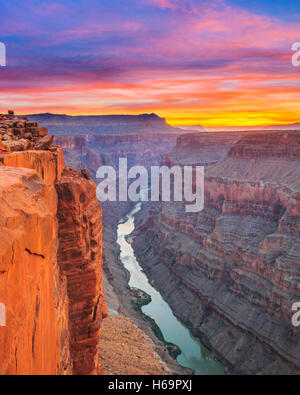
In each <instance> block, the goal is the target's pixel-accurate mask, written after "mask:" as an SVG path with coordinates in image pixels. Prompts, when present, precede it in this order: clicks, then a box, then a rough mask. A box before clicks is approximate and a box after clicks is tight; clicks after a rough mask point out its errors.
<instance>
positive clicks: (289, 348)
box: [0, 112, 300, 374]
mask: <svg viewBox="0 0 300 395" xmlns="http://www.w3.org/2000/svg"><path fill="white" fill-rule="evenodd" d="M56 119H57V117H55V116H53V118H52V117H51V116H50V115H49V114H46V115H45V116H44V115H37V116H34V115H29V116H26V117H22V116H20V117H18V116H15V115H14V114H13V112H11V113H10V114H9V115H2V116H1V118H0V131H1V136H2V137H1V145H0V151H1V155H0V163H1V167H0V172H1V183H0V186H1V213H2V215H1V235H2V237H1V243H2V247H1V266H0V268H1V271H0V279H1V287H0V290H1V295H0V300H1V302H3V303H5V305H6V309H7V326H6V328H4V327H1V328H0V331H2V334H3V336H1V337H0V339H1V357H0V371H1V372H2V373H3V374H18V373H22V374H24V373H25V374H26V373H29V374H30V373H35V374H47V373H48V374H101V373H103V372H104V373H105V374H130V373H133V374H168V373H171V374H190V373H192V368H191V366H187V365H185V364H184V363H183V364H180V359H178V361H177V362H176V358H177V356H178V353H179V354H180V351H181V350H180V347H179V350H178V352H176V353H175V355H173V354H172V349H173V351H174V347H176V346H177V345H176V344H173V346H172V347H173V348H172V347H170V344H169V343H168V342H167V340H168V339H167V336H158V333H157V326H159V323H158V322H156V323H154V325H153V322H151V320H150V321H149V317H147V315H145V313H143V312H142V311H141V309H140V308H138V306H140V303H141V297H144V298H145V295H147V292H146V294H145V293H143V291H140V292H138V290H137V289H136V288H133V287H131V286H129V285H128V283H129V280H130V276H131V275H132V274H131V273H130V272H128V270H127V269H126V267H125V265H124V264H123V261H122V254H121V255H120V245H119V244H118V228H117V225H118V223H122V221H123V222H124V218H125V216H126V214H127V213H128V212H130V210H132V208H133V207H134V203H133V202H102V203H101V205H100V203H99V202H98V200H97V197H96V185H95V182H96V184H97V182H98V180H97V179H96V170H97V168H98V167H99V166H101V165H103V164H106V165H107V164H109V165H112V166H114V167H117V166H118V159H119V158H120V157H126V158H128V162H129V163H130V164H131V165H143V166H145V167H146V168H149V167H150V166H154V165H165V166H169V167H171V166H175V165H176V166H185V165H190V166H193V165H194V166H195V165H197V166H204V167H205V207H204V210H203V211H201V212H199V213H186V212H185V210H184V204H183V202H169V203H168V202H143V203H142V205H141V209H140V210H139V211H138V212H137V213H136V214H135V217H134V224H135V226H134V231H133V233H132V234H131V235H130V237H129V236H128V237H129V238H127V237H126V240H128V242H129V244H130V245H131V246H132V248H133V250H134V254H135V256H136V258H137V260H138V262H139V264H140V265H141V267H142V268H143V270H144V272H145V274H146V276H147V277H148V280H149V281H150V283H151V285H152V286H153V287H154V288H155V289H156V290H157V291H159V293H160V294H161V295H162V297H163V299H164V301H165V302H167V304H168V305H169V306H170V308H171V310H172V312H173V314H174V316H175V317H177V318H178V319H179V320H180V321H181V322H182V323H183V324H184V325H185V326H186V327H187V328H188V329H189V330H190V332H191V334H192V335H193V336H194V338H195V339H196V341H198V342H199V343H201V344H202V345H203V346H204V347H205V348H206V349H207V350H209V351H208V352H209V353H210V355H211V358H212V359H213V360H215V361H216V363H219V364H220V366H223V367H224V371H225V372H227V373H228V374H259V373H260V374H261V373H263V374H299V373H300V360H299V355H300V336H299V329H298V328H297V327H295V326H293V325H292V324H291V319H292V305H293V303H296V302H299V300H298V299H299V297H300V275H299V237H300V234H299V213H300V192H299V180H300V175H299V169H300V166H299V164H300V132H299V131H297V130H251V131H228V132H207V131H201V132H191V131H190V130H184V129H183V130H182V129H181V130H180V129H176V128H172V127H170V126H169V125H167V123H166V122H165V121H164V120H163V119H160V118H159V117H157V116H155V115H149V116H148V117H145V116H143V117H136V118H134V117H133V118H132V119H130V120H129V122H128V123H126V122H124V121H122V123H120V119H118V117H116V119H114V118H113V117H112V118H111V119H110V125H111V127H113V125H114V123H115V124H116V130H117V133H113V134H110V133H107V130H106V126H105V127H104V128H103V130H100V129H98V130H96V131H95V132H92V131H90V130H88V126H87V129H84V133H83V134H80V133H78V130H80V127H81V123H82V120H81V119H80V120H79V124H78V125H77V120H76V118H75V119H74V120H73V121H72V126H69V122H68V123H67V125H66V134H65V135H63V133H62V131H61V130H62V126H61V120H60V119H59V124H58V125H59V132H58V133H57V129H56V127H57V125H56V122H57V121H56ZM141 119H143V122H142V124H141ZM145 119H146V121H145ZM38 122H39V123H38ZM145 122H146V126H145ZM147 122H149V124H148V125H147ZM87 125H89V122H87ZM72 127H75V133H74V135H72V134H70V132H71V129H70V128H72ZM145 127H146V131H145V130H144V128H145ZM47 128H49V133H51V134H48V129H47ZM147 128H148V130H147ZM295 129H296V128H295ZM149 131H150V132H149ZM104 295H105V296H104ZM146 299H147V298H146ZM146 304H147V302H146ZM107 305H108V306H107ZM106 317H108V318H106ZM118 317H119V319H118ZM125 317H126V318H125ZM120 319H121V320H120ZM124 320H125V321H124ZM126 320H127V321H126ZM106 321H107V323H106ZM124 325H125V327H126V329H125V327H124ZM106 326H107V328H109V329H106ZM7 328H9V330H7ZM101 328H102V329H103V334H102V337H101V332H102V329H101ZM122 328H124V329H122ZM107 331H108V332H107ZM124 331H125V332H124ZM139 331H140V332H139ZM128 333H131V335H130V336H129V337H128V336H127V337H126V334H128ZM163 335H165V334H164V333H163ZM137 336H140V337H139V338H137ZM164 337H165V338H164ZM48 339H51V341H49V340H48ZM136 343H138V344H139V346H138V352H140V353H142V354H141V355H142V356H141V357H139V358H142V359H141V360H142V361H144V362H143V363H142V364H139V363H137V362H136V361H135V360H134V357H133V356H132V355H131V354H130V351H129V350H130V349H131V348H132V347H133V344H136ZM117 347H121V349H122V352H121V353H120V351H117V350H118V349H117ZM116 352H119V354H120V356H119V357H118V361H119V362H116V360H114V358H113V357H112V356H113V355H114V353H116ZM122 360H123V361H125V360H126V363H125V362H122ZM188 368H189V369H188ZM103 369H104V371H103Z"/></svg>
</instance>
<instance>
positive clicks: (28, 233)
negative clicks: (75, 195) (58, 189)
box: [0, 166, 72, 374]
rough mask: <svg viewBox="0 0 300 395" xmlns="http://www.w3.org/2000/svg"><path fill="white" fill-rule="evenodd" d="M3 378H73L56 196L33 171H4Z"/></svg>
mask: <svg viewBox="0 0 300 395" xmlns="http://www.w3.org/2000/svg"><path fill="white" fill-rule="evenodd" d="M0 191H1V192H0V196H1V197H0V211H1V217H0V235H1V237H0V243H1V247H0V300H1V302H2V303H4V304H5V305H6V311H7V317H6V318H7V322H6V327H0V354H1V355H0V371H1V373H2V374H63V373H65V374H70V373H71V372H72V363H71V358H70V352H69V344H68V341H69V339H68V338H69V335H68V299H67V297H66V283H65V280H64V279H63V278H62V277H61V276H60V270H59V266H58V263H57V258H56V251H57V219H56V203H57V200H56V195H55V193H53V190H51V189H49V188H48V187H47V186H46V185H45V183H44V182H43V181H42V180H41V179H40V177H39V176H38V175H37V173H36V172H35V171H33V170H26V169H16V168H11V167H5V166H2V167H0Z"/></svg>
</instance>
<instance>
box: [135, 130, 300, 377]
mask: <svg viewBox="0 0 300 395" xmlns="http://www.w3.org/2000/svg"><path fill="white" fill-rule="evenodd" d="M197 138H198V137H197ZM177 149H178V150H179V148H177ZM198 149H199V154H198V157H200V156H202V158H204V160H203V164H205V163H206V158H207V157H209V155H210V154H209V153H208V154H206V153H205V145H204V148H203V151H202V149H201V147H198ZM186 163H188V156H185V161H184V164H186ZM191 163H194V155H192V158H191ZM198 163H199V162H198ZM200 164H201V162H200ZM299 171H300V133H299V132H283V133H282V132H272V133H270V132H266V133H250V134H246V135H245V136H244V137H242V138H241V139H240V140H239V141H238V142H237V143H236V144H235V145H234V146H233V147H232V148H230V149H229V152H228V154H227V156H226V157H225V158H224V159H221V160H220V161H219V162H218V163H217V164H215V165H213V166H210V167H207V168H206V173H205V209H204V210H203V211H202V212H200V213H196V214H187V213H186V212H185V209H184V206H183V205H182V204H181V203H176V204H166V203H163V204H152V205H151V204H150V205H148V207H147V208H146V209H145V211H144V212H143V214H140V215H139V219H138V227H137V230H136V232H135V238H134V242H133V245H134V248H135V252H136V255H137V257H138V259H139V262H140V263H141V264H142V265H143V267H144V269H145V270H146V271H147V274H148V276H149V277H150V278H151V280H152V281H153V283H154V285H155V286H156V287H157V288H158V289H159V290H160V292H161V293H162V295H163V296H164V297H165V298H166V300H167V301H168V302H169V303H170V305H171V307H172V308H173V310H174V312H175V314H176V315H177V316H178V317H180V318H181V319H182V320H183V321H184V322H185V323H186V324H187V325H188V326H189V327H190V328H191V329H192V330H193V332H194V333H195V335H197V336H199V337H200V338H201V339H202V340H203V341H204V342H205V343H206V344H207V345H208V346H209V347H210V348H211V349H212V350H213V351H214V353H215V355H216V356H217V357H218V358H219V359H220V360H222V361H223V362H224V363H226V364H227V365H228V366H229V367H230V369H231V371H232V372H234V373H247V374H257V373H269V374H284V373H289V374H299V373H300V359H299V356H300V333H299V328H296V327H294V326H293V325H292V323H291V318H292V314H293V313H292V304H293V303H294V302H297V301H299V300H300V267H299V261H300V255H299V254H300V249H299V240H300V228H299V224H300V223H299V218H300V217H299V214H300V181H299V180H300V173H299Z"/></svg>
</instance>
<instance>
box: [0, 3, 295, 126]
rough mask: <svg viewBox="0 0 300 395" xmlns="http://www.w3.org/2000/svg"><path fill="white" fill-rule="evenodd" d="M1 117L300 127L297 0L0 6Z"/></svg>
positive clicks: (7, 4) (3, 4) (10, 4)
mask: <svg viewBox="0 0 300 395" xmlns="http://www.w3.org/2000/svg"><path fill="white" fill-rule="evenodd" d="M0 22H1V23H0V41H2V42H4V43H5V44H6V47H7V67H1V68H0V112H6V111H7V110H8V109H14V110H15V111H16V112H17V113H18V114H30V113H41V112H52V113H60V114H61V113H65V114H70V115H78V114H83V115H85V114H86V115H88V114H140V113H152V112H155V113H156V114H158V115H159V116H162V117H164V118H166V120H167V121H168V122H169V123H170V124H171V125H197V124H202V125H204V126H229V125H232V126H234V125H267V124H286V123H294V122H299V121H300V89H299V88H300V67H293V66H292V62H291V57H292V54H293V52H292V50H291V47H292V44H293V43H294V42H297V41H298V42H299V41H300V1H298V0H272V1H271V0H270V1H269V0H261V1H259V0H210V1H204V0H102V1H101V0H64V1H50V0H48V1H43V0H37V1H33V0H29V1H27V0H23V1H21V0H19V1H16V0H0Z"/></svg>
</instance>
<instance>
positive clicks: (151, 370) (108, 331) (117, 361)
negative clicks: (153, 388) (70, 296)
mask: <svg viewBox="0 0 300 395" xmlns="http://www.w3.org/2000/svg"><path fill="white" fill-rule="evenodd" d="M153 348H154V345H153V343H152V340H151V339H150V337H148V336H147V335H146V334H145V333H144V332H143V331H141V330H140V329H139V328H138V327H136V326H135V325H134V324H133V323H132V321H131V320H130V319H128V318H126V317H122V316H109V317H108V318H107V319H106V320H105V321H104V323H103V326H102V334H101V348H100V363H101V365H102V367H103V373H104V374H107V375H115V374H116V375H148V374H149V375H150V374H151V375H153V374H154V375H163V374H167V372H168V371H167V369H166V367H165V366H164V364H163V363H162V361H161V359H160V358H159V356H158V355H157V353H156V352H155V351H153Z"/></svg>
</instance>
